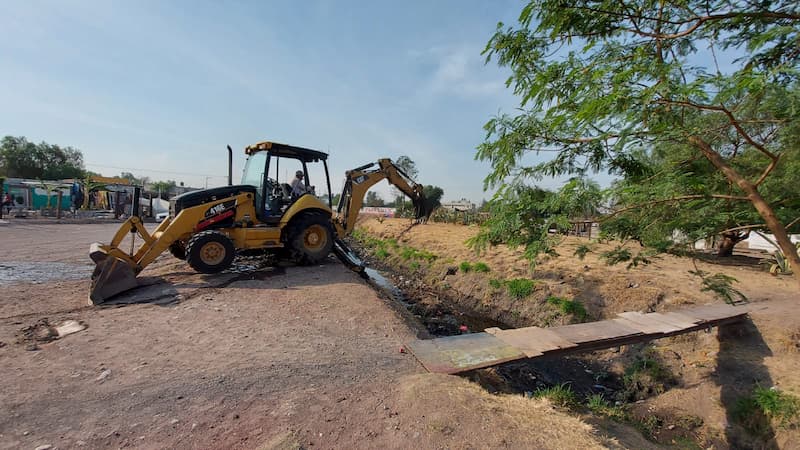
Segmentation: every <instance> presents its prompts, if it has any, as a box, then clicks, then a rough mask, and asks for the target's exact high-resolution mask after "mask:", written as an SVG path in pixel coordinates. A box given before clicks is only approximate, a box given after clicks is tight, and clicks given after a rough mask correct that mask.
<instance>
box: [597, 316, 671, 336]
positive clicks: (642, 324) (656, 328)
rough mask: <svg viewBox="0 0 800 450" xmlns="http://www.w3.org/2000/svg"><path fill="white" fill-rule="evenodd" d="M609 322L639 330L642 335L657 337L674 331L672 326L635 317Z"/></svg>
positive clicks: (615, 319)
mask: <svg viewBox="0 0 800 450" xmlns="http://www.w3.org/2000/svg"><path fill="white" fill-rule="evenodd" d="M611 321H612V322H615V323H619V324H622V325H625V326H628V327H631V328H633V329H636V330H639V331H641V332H642V333H644V334H653V335H659V334H665V333H670V332H672V331H674V330H675V329H676V328H675V327H673V326H672V325H667V324H665V323H663V322H657V321H654V320H649V319H642V318H639V317H635V316H631V317H617V318H614V319H611Z"/></svg>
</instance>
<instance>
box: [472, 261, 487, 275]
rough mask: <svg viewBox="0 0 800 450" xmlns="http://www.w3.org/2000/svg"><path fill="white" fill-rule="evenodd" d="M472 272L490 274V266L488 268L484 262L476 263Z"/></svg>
mask: <svg viewBox="0 0 800 450" xmlns="http://www.w3.org/2000/svg"><path fill="white" fill-rule="evenodd" d="M472 270H474V271H475V272H479V273H488V272H489V266H487V265H486V263H484V262H476V263H475V265H473V266H472Z"/></svg>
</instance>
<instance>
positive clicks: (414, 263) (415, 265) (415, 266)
mask: <svg viewBox="0 0 800 450" xmlns="http://www.w3.org/2000/svg"><path fill="white" fill-rule="evenodd" d="M408 267H410V268H411V270H417V269H419V261H412V262H411V264H409V266H408Z"/></svg>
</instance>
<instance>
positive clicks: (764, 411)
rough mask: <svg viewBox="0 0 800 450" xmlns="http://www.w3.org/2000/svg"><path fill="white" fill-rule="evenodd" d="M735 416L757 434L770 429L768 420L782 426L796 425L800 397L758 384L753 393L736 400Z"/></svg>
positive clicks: (799, 413) (798, 415)
mask: <svg viewBox="0 0 800 450" xmlns="http://www.w3.org/2000/svg"><path fill="white" fill-rule="evenodd" d="M733 417H734V418H735V419H736V420H737V421H738V422H739V423H740V424H742V426H744V427H745V428H746V429H747V430H749V431H750V432H753V433H756V434H762V433H764V432H766V431H768V430H769V423H768V421H772V420H774V421H775V422H777V423H778V425H779V426H782V427H787V426H791V425H796V424H797V419H798V417H800V399H798V398H797V397H795V396H793V395H791V394H788V393H786V392H781V391H779V390H777V389H774V388H773V389H770V388H765V387H761V386H757V387H756V388H755V389H754V390H753V392H752V394H750V395H748V396H745V397H742V398H740V399H738V400H737V401H736V405H735V406H734V409H733ZM765 419H766V420H765Z"/></svg>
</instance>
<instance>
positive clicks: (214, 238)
mask: <svg viewBox="0 0 800 450" xmlns="http://www.w3.org/2000/svg"><path fill="white" fill-rule="evenodd" d="M235 256H236V247H235V246H234V245H233V241H231V240H230V238H228V236H226V235H224V234H222V233H220V232H219V231H201V232H200V233H197V234H195V235H194V236H192V237H191V238H189V242H188V244H186V262H188V263H189V265H190V266H192V269H194V270H196V271H198V272H200V273H219V272H222V271H223V270H225V269H227V268H228V267H230V265H231V263H233V258H234V257H235Z"/></svg>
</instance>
